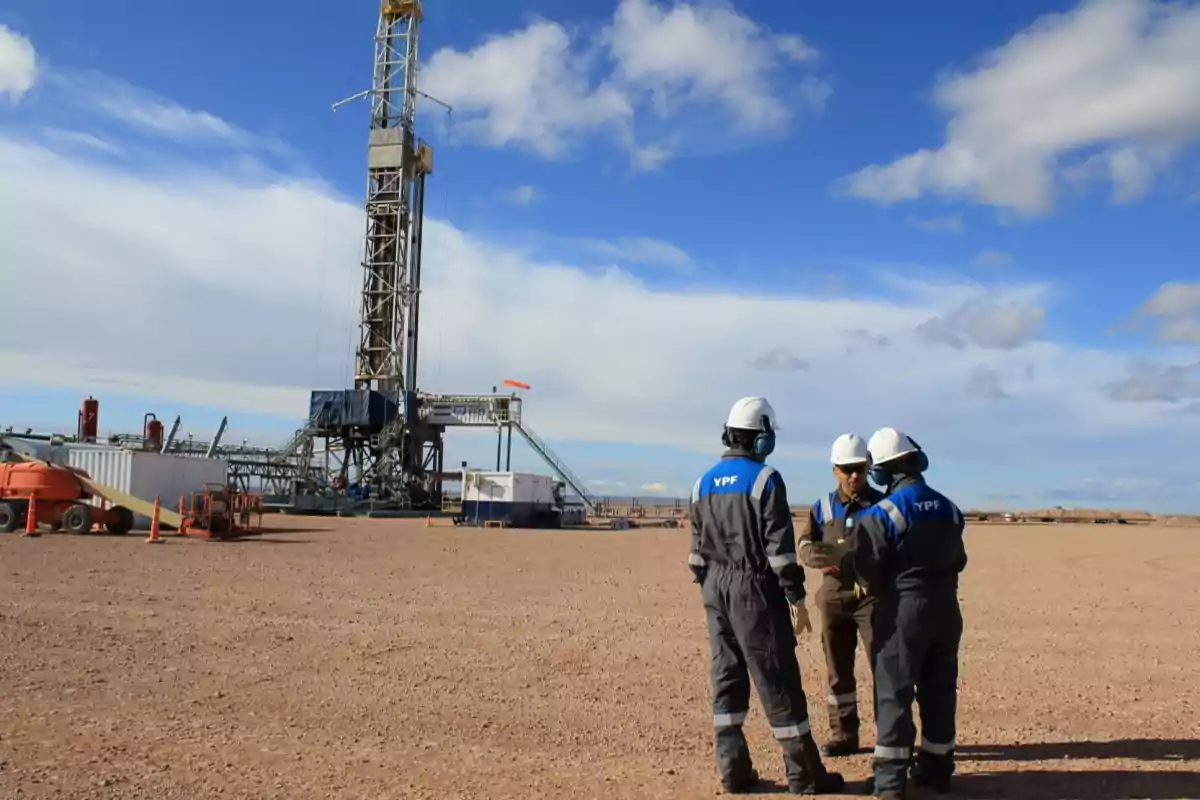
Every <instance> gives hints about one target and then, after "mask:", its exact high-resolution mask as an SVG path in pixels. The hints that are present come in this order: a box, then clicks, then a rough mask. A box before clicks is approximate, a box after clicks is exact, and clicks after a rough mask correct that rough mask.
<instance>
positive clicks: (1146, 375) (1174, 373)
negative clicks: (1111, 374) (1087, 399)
mask: <svg viewBox="0 0 1200 800" xmlns="http://www.w3.org/2000/svg"><path fill="white" fill-rule="evenodd" d="M1105 388H1106V389H1107V391H1108V394H1109V396H1110V397H1111V398H1112V399H1113V400H1116V401H1117V402H1121V403H1179V402H1181V401H1184V400H1191V399H1196V398H1200V362H1197V363H1195V364H1156V363H1152V362H1148V361H1144V360H1139V361H1135V362H1133V363H1132V364H1131V365H1130V367H1129V374H1128V375H1126V376H1125V377H1124V378H1122V379H1121V380H1118V381H1113V382H1111V383H1108V384H1107V385H1106V386H1105Z"/></svg>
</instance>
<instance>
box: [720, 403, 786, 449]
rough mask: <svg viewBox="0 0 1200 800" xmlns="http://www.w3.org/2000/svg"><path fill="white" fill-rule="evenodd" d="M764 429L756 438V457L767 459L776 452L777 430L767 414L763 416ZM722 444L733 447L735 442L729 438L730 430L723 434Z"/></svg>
mask: <svg viewBox="0 0 1200 800" xmlns="http://www.w3.org/2000/svg"><path fill="white" fill-rule="evenodd" d="M762 427H763V429H762V433H759V434H758V435H757V436H755V437H754V455H756V456H758V457H759V458H766V457H767V456H769V455H771V453H773V452H775V429H774V428H772V427H771V420H770V419H769V418H768V417H767V415H766V414H763V416H762ZM721 444H723V445H725V446H726V447H732V446H733V440H732V439H731V438H729V428H726V429H725V430H724V431H722V432H721Z"/></svg>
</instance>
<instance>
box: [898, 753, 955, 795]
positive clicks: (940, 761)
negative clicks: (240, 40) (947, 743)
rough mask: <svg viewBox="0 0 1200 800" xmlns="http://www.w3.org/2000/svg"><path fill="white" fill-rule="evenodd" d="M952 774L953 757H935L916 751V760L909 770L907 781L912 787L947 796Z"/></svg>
mask: <svg viewBox="0 0 1200 800" xmlns="http://www.w3.org/2000/svg"><path fill="white" fill-rule="evenodd" d="M953 774H954V757H953V755H945V756H935V755H932V754H930V753H925V752H922V751H917V758H916V760H915V761H914V763H913V765H912V767H911V769H910V770H909V779H910V780H911V781H912V783H913V786H923V787H929V788H930V789H932V790H933V791H934V792H936V793H937V794H947V793H949V791H950V776H951V775H953Z"/></svg>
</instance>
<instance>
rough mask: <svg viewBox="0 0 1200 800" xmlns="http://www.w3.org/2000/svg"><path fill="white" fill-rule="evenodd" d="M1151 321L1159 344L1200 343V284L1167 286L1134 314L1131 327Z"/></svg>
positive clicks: (1155, 293) (1159, 288)
mask: <svg viewBox="0 0 1200 800" xmlns="http://www.w3.org/2000/svg"><path fill="white" fill-rule="evenodd" d="M1147 319H1148V320H1150V321H1151V322H1152V323H1153V324H1154V326H1155V328H1156V336H1157V338H1158V340H1159V341H1160V342H1200V283H1182V282H1178V281H1172V282H1170V283H1164V284H1163V285H1162V286H1160V287H1158V289H1157V290H1156V291H1155V292H1154V294H1153V295H1151V296H1150V298H1149V299H1148V300H1146V302H1144V303H1142V305H1141V306H1139V307H1138V309H1137V310H1136V311H1135V312H1134V317H1133V319H1132V320H1130V325H1131V326H1133V327H1136V326H1137V325H1138V324H1139V323H1140V322H1142V321H1144V320H1147Z"/></svg>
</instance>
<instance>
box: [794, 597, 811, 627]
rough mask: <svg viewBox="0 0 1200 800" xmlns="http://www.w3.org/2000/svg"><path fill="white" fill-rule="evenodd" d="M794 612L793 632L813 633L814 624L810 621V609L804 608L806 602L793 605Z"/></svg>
mask: <svg viewBox="0 0 1200 800" xmlns="http://www.w3.org/2000/svg"><path fill="white" fill-rule="evenodd" d="M791 612H792V632H793V633H796V634H800V633H812V623H811V622H809V619H808V609H807V608H806V607H805V606H804V601H803V600H801V601H800V602H799V603H792V604H791Z"/></svg>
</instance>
